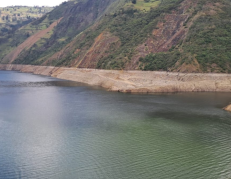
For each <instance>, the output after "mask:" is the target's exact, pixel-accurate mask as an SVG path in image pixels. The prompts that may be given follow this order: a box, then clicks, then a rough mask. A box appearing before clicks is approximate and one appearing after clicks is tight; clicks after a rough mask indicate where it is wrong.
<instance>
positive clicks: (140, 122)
mask: <svg viewBox="0 0 231 179" xmlns="http://www.w3.org/2000/svg"><path fill="white" fill-rule="evenodd" d="M229 102H231V93H176V94H152V95H144V94H142V95H140V94H136V95H132V94H122V93H114V92H107V91H105V90H103V89H100V88H93V87H89V86H85V85H83V84H79V83H75V82H69V81H64V80H59V79H54V78H50V77H44V76H36V75H32V74H24V73H18V72H8V71H0V179H16V178H17V179H18V178H19V179H20V178H26V179H27V178H28V179H45V178H48V179H57V178H60V179H74V178H76V179H172V178H176V179H231V113H229V112H226V111H224V110H222V108H223V107H224V106H226V105H227V104H229Z"/></svg>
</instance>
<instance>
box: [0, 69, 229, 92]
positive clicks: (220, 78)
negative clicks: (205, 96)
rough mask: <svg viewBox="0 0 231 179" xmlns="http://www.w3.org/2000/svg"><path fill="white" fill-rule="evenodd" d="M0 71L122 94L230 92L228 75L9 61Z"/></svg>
mask: <svg viewBox="0 0 231 179" xmlns="http://www.w3.org/2000/svg"><path fill="white" fill-rule="evenodd" d="M0 70H17V71H21V72H27V73H34V74H40V75H46V76H52V77H56V78H60V79H65V80H71V81H77V82H81V83H85V84H89V85H93V86H101V87H103V88H105V89H107V90H109V91H118V92H125V93H126V92H127V93H155V92H205V91H211V92H231V74H214V73H209V74H203V73H187V74H186V73H173V72H156V71H146V72H144V71H119V70H96V69H78V68H65V67H60V68H59V67H52V66H32V65H12V64H9V65H0Z"/></svg>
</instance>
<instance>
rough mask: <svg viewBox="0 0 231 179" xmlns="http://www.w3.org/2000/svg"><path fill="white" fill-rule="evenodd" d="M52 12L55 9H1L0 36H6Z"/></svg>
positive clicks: (17, 7) (24, 7) (11, 7)
mask: <svg viewBox="0 0 231 179" xmlns="http://www.w3.org/2000/svg"><path fill="white" fill-rule="evenodd" d="M51 10H53V7H44V6H43V7H38V6H34V7H27V6H9V7H4V8H1V7H0V36H4V35H6V34H7V33H8V32H10V31H12V30H14V29H16V28H17V27H21V26H23V25H25V24H28V23H29V22H31V21H33V20H35V19H37V18H40V17H42V16H43V15H44V14H46V13H48V12H50V11H51Z"/></svg>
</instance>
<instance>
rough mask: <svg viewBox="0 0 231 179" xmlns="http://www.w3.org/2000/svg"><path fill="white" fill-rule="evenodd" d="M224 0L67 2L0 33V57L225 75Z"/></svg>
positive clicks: (230, 31) (230, 13) (227, 15)
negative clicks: (2, 33)
mask: <svg viewBox="0 0 231 179" xmlns="http://www.w3.org/2000/svg"><path fill="white" fill-rule="evenodd" d="M230 19H231V4H230V0H74V1H68V2H64V3H62V4H61V5H60V6H58V7H56V8H55V9H54V10H53V11H51V12H49V13H47V14H45V15H44V16H42V17H41V18H39V19H37V20H35V21H33V22H31V23H29V24H27V25H25V26H23V27H21V28H20V29H18V30H16V31H15V32H14V33H12V34H8V35H7V36H6V35H5V36H4V37H2V38H0V59H1V60H0V62H1V63H18V64H33V65H53V66H68V67H79V68H103V69H130V70H131V69H132V70H134V69H136V70H165V71H166V70H167V71H180V72H224V73H230V72H231V21H230Z"/></svg>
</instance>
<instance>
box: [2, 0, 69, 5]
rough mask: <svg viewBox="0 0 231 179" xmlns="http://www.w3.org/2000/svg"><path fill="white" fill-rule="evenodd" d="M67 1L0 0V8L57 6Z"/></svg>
mask: <svg viewBox="0 0 231 179" xmlns="http://www.w3.org/2000/svg"><path fill="white" fill-rule="evenodd" d="M63 1H65V0H0V7H6V6H15V5H22V6H34V5H36V6H56V5H59V4H61V3H62V2H63Z"/></svg>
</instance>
